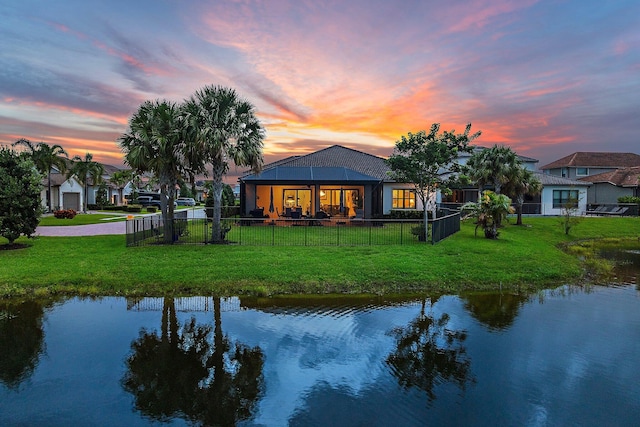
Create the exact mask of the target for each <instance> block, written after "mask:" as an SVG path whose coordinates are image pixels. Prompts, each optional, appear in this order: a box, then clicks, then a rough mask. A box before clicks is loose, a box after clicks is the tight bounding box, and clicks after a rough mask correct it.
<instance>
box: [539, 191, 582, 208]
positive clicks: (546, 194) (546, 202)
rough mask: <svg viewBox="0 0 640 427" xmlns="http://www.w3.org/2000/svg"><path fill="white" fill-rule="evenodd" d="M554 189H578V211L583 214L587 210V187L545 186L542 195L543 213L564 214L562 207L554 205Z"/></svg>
mask: <svg viewBox="0 0 640 427" xmlns="http://www.w3.org/2000/svg"><path fill="white" fill-rule="evenodd" d="M554 190H578V211H577V213H578V214H579V215H583V214H584V213H585V212H586V210H587V187H577V188H576V187H570V186H545V187H544V188H543V189H542V197H541V203H542V206H541V213H542V215H562V208H554V207H553V191H554Z"/></svg>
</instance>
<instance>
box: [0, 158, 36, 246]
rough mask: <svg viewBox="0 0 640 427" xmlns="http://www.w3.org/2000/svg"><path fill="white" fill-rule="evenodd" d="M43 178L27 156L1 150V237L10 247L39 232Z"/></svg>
mask: <svg viewBox="0 0 640 427" xmlns="http://www.w3.org/2000/svg"><path fill="white" fill-rule="evenodd" d="M41 179H42V176H41V175H40V174H39V173H38V171H37V170H36V167H35V165H34V163H33V161H32V160H31V159H29V158H28V157H27V156H26V155H18V154H16V153H15V152H13V151H12V150H9V149H6V148H0V236H2V237H4V238H6V239H7V240H9V244H13V242H14V241H15V240H16V239H17V238H18V237H20V235H21V234H24V235H26V236H27V237H31V235H32V234H33V233H35V231H36V227H37V226H38V222H39V221H40V215H41V214H42V203H41V201H40V181H41Z"/></svg>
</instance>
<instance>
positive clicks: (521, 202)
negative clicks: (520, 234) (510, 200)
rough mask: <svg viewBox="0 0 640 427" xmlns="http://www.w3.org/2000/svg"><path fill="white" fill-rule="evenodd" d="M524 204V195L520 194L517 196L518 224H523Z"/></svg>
mask: <svg viewBox="0 0 640 427" xmlns="http://www.w3.org/2000/svg"><path fill="white" fill-rule="evenodd" d="M522 205H524V197H520V196H519V197H517V198H516V213H517V214H518V219H517V220H516V225H522Z"/></svg>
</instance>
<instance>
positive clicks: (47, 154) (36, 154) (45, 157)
mask: <svg viewBox="0 0 640 427" xmlns="http://www.w3.org/2000/svg"><path fill="white" fill-rule="evenodd" d="M16 145H24V146H26V147H27V148H28V149H29V150H30V151H31V158H32V159H33V163H34V164H35V165H36V168H37V169H38V171H39V172H40V173H41V174H43V175H47V209H48V211H49V212H51V210H52V209H51V206H52V203H51V196H52V194H51V169H52V168H53V167H54V166H55V167H56V168H57V169H58V170H59V171H60V172H61V173H64V172H65V170H66V168H67V162H66V161H65V159H63V158H62V157H61V156H65V157H67V158H68V157H69V155H68V154H67V152H66V151H64V148H62V146H60V145H58V144H54V145H49V144H46V143H44V142H39V143H38V144H37V145H35V146H34V145H33V144H32V143H31V141H29V140H28V139H24V138H21V139H19V140H17V141H16V142H14V143H13V146H14V147H15V146H16Z"/></svg>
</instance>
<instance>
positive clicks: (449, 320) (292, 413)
mask: <svg viewBox="0 0 640 427" xmlns="http://www.w3.org/2000/svg"><path fill="white" fill-rule="evenodd" d="M625 257H626V258H625V263H624V269H623V271H624V275H625V276H624V277H621V279H623V280H619V281H620V283H619V284H617V285H611V286H593V287H584V288H583V287H571V286H563V287H559V288H557V289H553V290H548V291H543V292H540V293H536V294H534V295H512V294H507V293H502V294H501V293H493V294H489V293H484V294H463V295H458V296H454V295H442V296H425V297H423V298H375V297H330V296H324V297H321V296H318V297H315V298H306V299H303V298H293V297H291V298H284V297H282V298H272V299H269V298H255V297H251V298H245V297H242V298H235V297H232V298H222V299H219V298H211V297H194V298H175V299H174V298H140V299H126V298H121V297H105V298H96V299H79V298H72V299H65V300H58V299H51V300H46V301H42V300H38V301H36V300H20V301H18V300H11V301H0V425H3V426H11V425H60V426H62V425H65V426H67V425H127V426H135V425H161V424H166V425H247V426H253V425H259V426H284V425H291V426H326V425H336V426H360V425H367V426H389V425H394V426H414V425H415V426H417V425H492V426H494V425H504V426H513V425H529V426H538V425H545V426H561V425H637V424H636V423H637V420H638V414H640V397H638V396H640V362H639V359H638V355H639V354H640V291H639V287H638V285H637V273H638V266H640V261H639V259H640V253H633V252H632V251H631V252H627V253H625Z"/></svg>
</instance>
